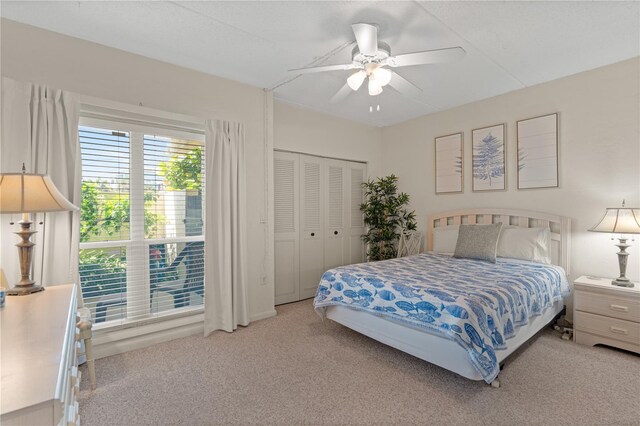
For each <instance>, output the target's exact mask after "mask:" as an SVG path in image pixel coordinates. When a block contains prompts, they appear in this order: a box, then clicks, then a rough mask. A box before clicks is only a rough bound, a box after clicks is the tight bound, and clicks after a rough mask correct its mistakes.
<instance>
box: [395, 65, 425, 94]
mask: <svg viewBox="0 0 640 426" xmlns="http://www.w3.org/2000/svg"><path fill="white" fill-rule="evenodd" d="M389 86H391V87H393V88H394V89H396V90H397V91H398V92H400V94H402V95H404V96H406V97H408V98H417V97H418V96H420V95H421V94H422V89H420V88H419V87H418V86H416V85H415V84H413V83H411V82H410V81H409V80H407V79H406V78H404V77H402V76H401V75H400V74H398V73H395V72H393V71H391V80H390V81H389Z"/></svg>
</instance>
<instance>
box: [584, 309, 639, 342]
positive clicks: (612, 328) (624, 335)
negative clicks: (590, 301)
mask: <svg viewBox="0 0 640 426" xmlns="http://www.w3.org/2000/svg"><path fill="white" fill-rule="evenodd" d="M573 320H574V326H575V328H576V330H580V331H584V332H587V333H591V334H597V335H599V336H604V337H608V338H610V339H616V340H622V341H624V342H629V343H633V344H636V345H638V344H640V323H637V322H631V321H625V320H620V319H616V318H609V317H604V316H602V315H594V314H589V313H586V312H580V311H575V314H574V318H573Z"/></svg>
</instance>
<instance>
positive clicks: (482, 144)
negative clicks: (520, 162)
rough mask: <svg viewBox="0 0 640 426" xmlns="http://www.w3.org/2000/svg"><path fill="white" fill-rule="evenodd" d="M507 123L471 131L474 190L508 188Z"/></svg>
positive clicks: (501, 189) (500, 189)
mask: <svg viewBox="0 0 640 426" xmlns="http://www.w3.org/2000/svg"><path fill="white" fill-rule="evenodd" d="M505 128H506V125H505V124H496V125H495V126H489V127H483V128H481V129H475V130H472V131H471V146H472V157H471V159H472V171H473V188H472V189H473V191H504V190H505V189H507V175H506V170H507V164H506V144H505V135H506V132H505Z"/></svg>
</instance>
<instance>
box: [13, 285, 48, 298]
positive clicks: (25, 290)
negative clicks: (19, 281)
mask: <svg viewBox="0 0 640 426" xmlns="http://www.w3.org/2000/svg"><path fill="white" fill-rule="evenodd" d="M39 291H44V287H42V286H41V285H36V284H30V285H24V286H21V285H17V286H15V287H13V288H11V289H9V290H7V296H26V295H28V294H32V293H37V292H39Z"/></svg>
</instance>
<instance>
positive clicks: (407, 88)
mask: <svg viewBox="0 0 640 426" xmlns="http://www.w3.org/2000/svg"><path fill="white" fill-rule="evenodd" d="M351 28H352V29H353V34H354V35H355V36H356V43H357V44H356V46H355V47H354V48H353V50H352V52H351V59H352V62H351V63H350V64H343V65H327V66H320V67H311V68H298V69H293V70H289V72H292V73H295V74H310V73H316V72H325V71H340V70H352V69H357V70H358V71H356V72H355V73H353V74H351V76H349V78H347V82H346V83H345V85H344V86H342V88H341V89H340V90H338V92H337V93H336V94H335V95H334V96H333V97H332V98H331V102H332V103H337V102H340V101H342V100H344V99H345V98H346V97H347V96H349V94H350V93H351V92H352V91H357V90H358V89H359V88H360V87H361V86H362V84H363V83H364V81H365V80H366V79H369V82H368V90H369V95H371V96H376V95H379V94H380V93H382V88H383V87H384V86H386V85H389V86H391V87H393V88H394V89H396V90H397V91H398V92H400V93H402V94H403V95H405V96H409V97H415V96H417V95H419V94H420V92H422V90H421V89H420V88H418V87H417V86H416V85H414V84H413V83H411V82H410V81H408V80H407V79H405V78H404V77H402V76H400V75H399V74H397V73H396V72H394V71H392V70H390V69H389V68H386V67H387V66H388V67H391V68H398V67H407V66H412V65H425V64H435V63H440V62H450V61H454V60H456V59H460V58H462V57H463V56H464V55H465V53H466V52H465V51H464V49H463V48H462V47H459V46H458V47H449V48H445V49H436V50H426V51H423V52H414V53H406V54H404V55H396V56H391V48H390V47H389V45H388V44H386V43H383V42H381V41H378V27H377V26H375V25H372V24H365V23H359V24H353V25H351Z"/></svg>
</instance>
